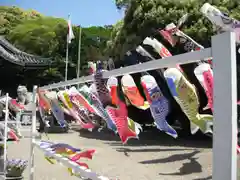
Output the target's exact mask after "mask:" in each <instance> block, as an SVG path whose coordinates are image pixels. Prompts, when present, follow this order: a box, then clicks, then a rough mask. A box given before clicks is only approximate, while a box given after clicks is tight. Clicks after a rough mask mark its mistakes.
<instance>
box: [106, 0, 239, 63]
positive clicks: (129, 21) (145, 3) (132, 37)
mask: <svg viewBox="0 0 240 180" xmlns="http://www.w3.org/2000/svg"><path fill="white" fill-rule="evenodd" d="M205 2H209V3H211V4H213V5H216V6H217V7H218V8H220V9H221V10H223V11H224V12H227V13H229V14H230V15H231V16H233V17H235V18H237V19H240V1H231V0H225V1H222V0H204V1H198V0H184V1H176V0H158V1H156V0H134V1H131V0H126V1H124V0H116V6H117V7H118V8H122V7H123V8H125V7H127V9H126V15H125V17H124V20H123V23H122V24H121V28H119V29H117V28H116V26H118V24H117V25H116V26H114V30H113V33H115V34H117V35H116V36H112V37H111V41H110V42H109V44H111V49H117V51H111V52H112V53H113V54H112V55H113V57H115V60H119V59H121V58H122V57H123V55H124V54H125V53H126V51H127V50H131V49H133V48H135V47H136V46H137V45H138V44H139V43H141V42H142V40H143V39H144V38H145V37H146V36H156V37H157V38H160V37H159V36H157V35H156V31H155V32H154V31H153V30H156V29H158V28H164V27H165V26H166V25H167V24H169V23H172V22H174V23H176V22H177V20H178V19H179V18H180V17H181V16H182V15H184V14H185V13H189V14H190V17H189V19H188V21H187V22H186V24H185V26H184V27H183V29H182V30H183V32H185V33H186V34H188V35H189V36H191V37H193V38H194V39H195V40H196V41H197V42H199V43H201V44H202V45H204V46H205V47H208V46H209V45H210V37H211V36H212V35H213V29H212V25H211V23H210V22H209V21H208V20H207V19H206V18H204V17H203V15H202V14H201V13H200V11H199V10H200V7H201V6H202V5H203V4H204V3H205ZM116 29H117V32H115V30H116ZM160 40H161V41H162V42H163V41H164V40H163V39H161V38H160ZM174 51H176V50H174V49H173V52H174Z"/></svg>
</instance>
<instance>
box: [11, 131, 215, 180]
mask: <svg viewBox="0 0 240 180" xmlns="http://www.w3.org/2000/svg"><path fill="white" fill-rule="evenodd" d="M43 138H44V139H46V137H43ZM49 138H50V140H51V141H54V142H65V143H68V144H70V145H73V146H75V147H79V148H83V149H90V148H91V149H92V148H94V149H96V150H97V153H96V154H95V157H94V159H93V160H91V161H88V164H89V166H90V168H91V169H92V170H93V171H95V172H98V173H99V174H101V175H105V176H107V177H110V178H119V179H120V180H158V179H159V180H210V179H212V177H211V171H212V166H211V160H212V150H211V141H210V140H209V139H202V138H192V139H190V140H186V139H176V140H175V139H172V138H171V137H169V136H167V135H165V134H163V133H161V132H144V133H142V134H140V140H130V141H129V143H128V145H125V146H123V145H121V143H120V141H119V138H118V137H116V136H113V135H112V134H111V133H109V132H86V131H81V132H76V131H71V132H70V133H68V134H49ZM150 139H151V140H150ZM29 148H30V139H23V140H21V142H20V143H19V144H15V143H10V144H9V146H8V156H9V157H14V158H29ZM35 167H36V168H35V177H36V178H35V180H66V179H68V180H75V179H77V178H76V177H73V176H70V174H69V173H68V171H67V169H66V168H65V167H63V166H61V165H59V164H55V165H51V164H49V163H48V162H47V161H46V160H45V159H44V156H43V153H42V152H41V151H39V150H38V149H36V150H35ZM27 173H28V171H27V170H26V175H27ZM26 179H28V177H27V176H26Z"/></svg>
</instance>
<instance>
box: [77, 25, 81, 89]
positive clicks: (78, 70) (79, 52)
mask: <svg viewBox="0 0 240 180" xmlns="http://www.w3.org/2000/svg"><path fill="white" fill-rule="evenodd" d="M81 45H82V27H81V26H79V39H78V63H77V78H79V76H80V63H81ZM78 89H79V84H78Z"/></svg>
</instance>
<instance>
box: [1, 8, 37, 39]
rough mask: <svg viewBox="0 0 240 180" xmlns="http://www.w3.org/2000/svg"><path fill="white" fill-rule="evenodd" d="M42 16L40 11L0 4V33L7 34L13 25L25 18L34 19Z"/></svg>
mask: <svg viewBox="0 0 240 180" xmlns="http://www.w3.org/2000/svg"><path fill="white" fill-rule="evenodd" d="M40 16H42V15H41V14H40V13H38V12H36V11H34V10H29V11H23V10H22V9H20V8H18V7H15V6H13V7H8V6H0V27H1V28H0V35H6V34H8V33H9V32H10V31H11V30H12V29H13V28H14V27H15V26H17V25H18V24H21V23H22V21H24V20H27V19H35V18H39V17H40Z"/></svg>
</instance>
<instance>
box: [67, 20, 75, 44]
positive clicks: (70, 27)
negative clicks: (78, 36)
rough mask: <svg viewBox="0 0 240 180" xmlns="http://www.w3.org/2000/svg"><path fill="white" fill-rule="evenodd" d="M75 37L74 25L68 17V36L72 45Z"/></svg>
mask: <svg viewBox="0 0 240 180" xmlns="http://www.w3.org/2000/svg"><path fill="white" fill-rule="evenodd" d="M74 38H75V36H74V34H73V30H72V23H71V20H70V16H68V35H67V41H68V43H69V44H70V43H71V41H72V39H74Z"/></svg>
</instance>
